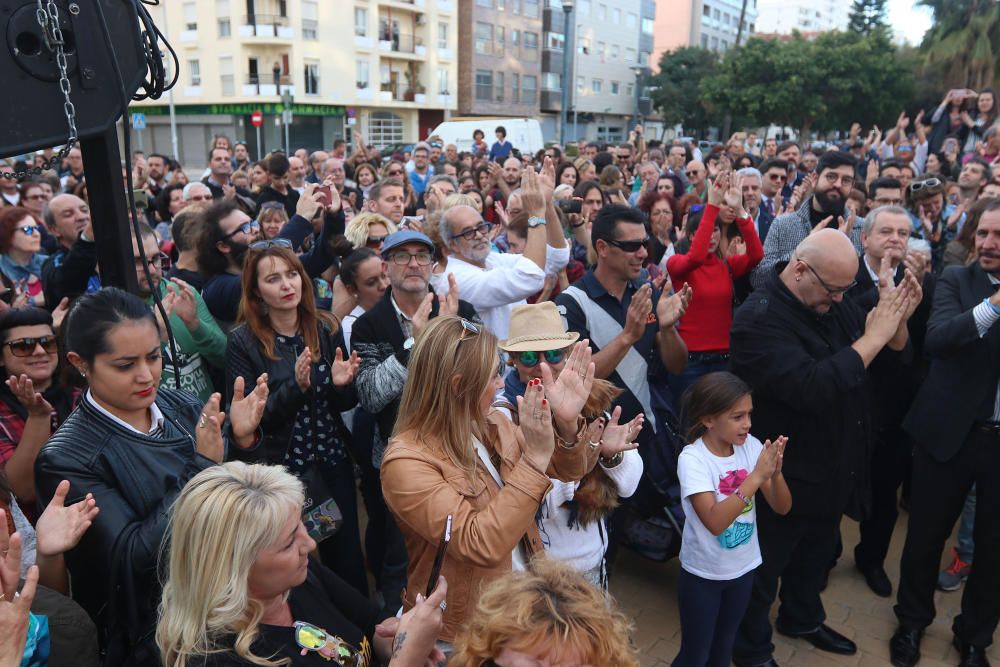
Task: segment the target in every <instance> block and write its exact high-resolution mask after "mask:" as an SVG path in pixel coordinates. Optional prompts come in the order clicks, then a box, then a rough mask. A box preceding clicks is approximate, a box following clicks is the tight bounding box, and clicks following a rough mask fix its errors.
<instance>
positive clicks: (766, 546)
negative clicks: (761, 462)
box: [733, 500, 840, 665]
mask: <svg viewBox="0 0 1000 667" xmlns="http://www.w3.org/2000/svg"><path fill="white" fill-rule="evenodd" d="M793 502H794V500H793ZM757 525H758V527H759V529H760V551H761V556H762V557H763V560H764V562H763V563H762V564H761V566H760V567H758V568H757V571H756V572H755V574H754V579H753V592H752V593H751V595H750V604H749V605H748V606H747V612H746V615H745V616H744V617H743V622H742V623H741V624H740V629H739V632H738V633H737V634H736V643H735V645H734V646H733V658H735V659H736V660H737V661H738V662H740V663H743V664H748V665H760V664H763V663H765V662H767V661H768V660H770V659H771V658H772V657H773V652H774V644H773V643H772V641H771V636H772V632H771V621H770V620H769V617H768V616H769V614H770V611H771V605H772V603H773V602H774V599H775V598H776V597H778V598H780V599H781V605H780V606H779V607H778V618H777V622H776V625H777V627H778V629H779V630H780V631H781V632H783V633H786V634H793V635H794V634H800V633H805V632H811V631H812V630H815V629H816V628H818V627H819V626H820V625H822V624H823V621H825V620H826V612H825V611H824V609H823V601H822V600H821V599H820V587H821V586H822V583H823V579H824V576H825V574H826V569H827V566H828V565H829V564H830V560H831V559H832V558H833V553H834V550H835V549H836V545H837V540H838V538H839V536H840V515H839V514H838V515H836V516H829V517H798V516H794V515H791V516H780V515H778V514H775V512H774V510H772V509H771V508H770V506H768V504H767V503H766V502H758V503H757ZM779 579H780V580H781V584H780V585H781V588H780V592H779V588H778V586H779V584H778V581H779Z"/></svg>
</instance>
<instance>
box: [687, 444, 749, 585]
mask: <svg viewBox="0 0 1000 667" xmlns="http://www.w3.org/2000/svg"><path fill="white" fill-rule="evenodd" d="M763 451H764V446H763V445H762V444H761V442H760V440H758V439H757V438H755V437H753V436H752V435H749V436H747V441H746V443H745V444H743V445H733V454H732V456H726V457H720V456H716V455H715V454H713V453H712V452H710V451H708V447H706V446H705V443H704V442H703V441H702V439H701V438H698V439H697V440H695V441H694V442H693V443H691V444H690V445H688V446H687V447H685V448H684V449H683V450H682V451H681V455H680V456H679V457H678V459H677V476H678V477H679V478H680V482H681V495H682V496H683V500H681V506H682V507H683V508H684V516H685V522H684V535H683V536H682V537H681V553H680V559H681V567H683V568H684V569H685V570H687V571H688V572H690V573H691V574H693V575H695V576H698V577H701V578H702V579H712V580H716V581H728V580H730V579H736V578H738V577H742V576H743V575H744V574H746V573H747V572H749V571H751V570H753V569H754V568H756V567H757V566H758V565H760V564H761V562H762V561H761V556H760V544H759V542H758V541H757V507H756V499H755V498H750V501H751V504H750V508H749V509H744V511H743V513H742V514H740V515H739V516H738V517H737V518H736V520H735V521H733V523H732V524H731V525H730V526H729V527H728V528H726V530H725V531H723V533H722V534H721V535H719V536H715V535H713V534H712V533H711V532H710V531H709V530H708V528H706V527H705V525H704V524H703V523H702V522H701V519H699V518H698V514H697V512H695V511H694V505H693V504H692V503H691V496H693V495H694V494H696V493H705V492H711V493H713V494H714V495H715V500H716V502H720V501H723V500H725V499H726V498H728V497H729V496H730V495H732V494H734V493H735V492H736V489H737V488H739V485H740V484H741V483H742V482H743V480H744V479H746V478H747V476H748V475H749V474H750V472H751V471H753V469H754V466H755V465H757V459H758V458H759V457H760V454H761V452H763Z"/></svg>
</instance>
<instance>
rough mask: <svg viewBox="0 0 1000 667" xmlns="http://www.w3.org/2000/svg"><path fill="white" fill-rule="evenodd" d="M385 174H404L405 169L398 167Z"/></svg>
mask: <svg viewBox="0 0 1000 667" xmlns="http://www.w3.org/2000/svg"><path fill="white" fill-rule="evenodd" d="M385 175H386V176H402V175H403V170H402V169H398V170H397V169H392V170H390V171H387V172H385Z"/></svg>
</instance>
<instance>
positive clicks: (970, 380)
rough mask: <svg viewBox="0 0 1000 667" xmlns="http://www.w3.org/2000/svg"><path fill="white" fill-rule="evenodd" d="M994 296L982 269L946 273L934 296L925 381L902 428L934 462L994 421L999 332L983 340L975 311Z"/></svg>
mask: <svg viewBox="0 0 1000 667" xmlns="http://www.w3.org/2000/svg"><path fill="white" fill-rule="evenodd" d="M992 295H993V287H992V286H991V284H990V279H989V276H988V275H987V274H986V272H985V271H983V270H982V269H981V268H980V267H979V264H978V263H975V264H970V265H968V266H953V267H949V268H947V269H945V271H944V273H943V274H942V275H941V277H940V278H939V279H938V281H937V286H936V288H935V290H934V305H933V309H932V311H931V316H930V321H929V322H928V324H927V338H926V340H925V342H924V350H925V352H926V354H927V356H928V357H929V358H930V370H929V372H928V376H927V381H926V382H924V383H923V386H921V388H920V391H919V392H918V393H917V398H916V400H915V401H914V403H913V407H912V408H911V409H910V412H909V414H907V415H906V420H905V421H904V422H903V428H904V429H905V430H906V432H907V433H909V434H910V436H911V437H912V438H913V439H914V441H915V442H916V443H917V444H918V445H919V446H921V447H923V448H924V450H925V451H926V452H927V453H928V454H930V455H931V456H932V457H934V458H935V459H936V460H938V461H941V462H944V461H948V460H950V459H951V458H952V457H954V456H955V454H957V453H958V451H959V450H960V449H961V448H962V444H963V443H964V442H965V439H966V437H967V436H968V434H969V431H970V430H971V429H972V427H973V426H974V424H975V423H976V422H977V421H990V420H992V418H993V406H994V401H995V399H996V394H997V380H998V379H1000V326H998V325H994V326H993V327H991V328H990V329H989V330H988V331H987V332H986V335H985V336H983V337H982V338H980V337H979V331H978V329H977V328H976V321H975V319H974V318H973V316H972V310H973V308H975V307H976V306H977V305H979V304H980V303H982V301H983V299H986V298H988V297H990V296H992Z"/></svg>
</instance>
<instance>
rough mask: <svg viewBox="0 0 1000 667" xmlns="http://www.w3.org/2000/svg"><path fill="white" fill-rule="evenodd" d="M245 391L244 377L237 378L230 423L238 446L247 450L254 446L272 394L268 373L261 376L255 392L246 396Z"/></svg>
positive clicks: (234, 385)
mask: <svg viewBox="0 0 1000 667" xmlns="http://www.w3.org/2000/svg"><path fill="white" fill-rule="evenodd" d="M243 391H244V382H243V377H242V376H237V377H236V380H235V381H234V382H233V401H232V403H230V404H229V423H230V425H231V426H232V429H233V437H234V438H236V444H237V445H239V446H240V447H243V448H246V447H249V446H251V445H252V444H253V440H254V434H255V433H256V432H257V427H258V426H259V425H260V420H261V419H262V418H263V417H264V408H265V407H267V396H268V394H269V393H270V390H269V388H268V386H267V373H261V374H260V376H259V377H258V378H257V384H256V385H255V386H254V388H253V391H251V392H250V393H249V394H247V395H246V396H244V395H243Z"/></svg>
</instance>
